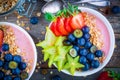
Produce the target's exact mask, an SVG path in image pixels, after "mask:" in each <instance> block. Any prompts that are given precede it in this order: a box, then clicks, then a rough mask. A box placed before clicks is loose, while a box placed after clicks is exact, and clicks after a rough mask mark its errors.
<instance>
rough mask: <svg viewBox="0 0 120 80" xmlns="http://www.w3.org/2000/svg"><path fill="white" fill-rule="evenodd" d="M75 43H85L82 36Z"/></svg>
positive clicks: (81, 44)
mask: <svg viewBox="0 0 120 80" xmlns="http://www.w3.org/2000/svg"><path fill="white" fill-rule="evenodd" d="M77 43H78V45H79V46H84V45H85V39H84V38H79V39H78V40H77Z"/></svg>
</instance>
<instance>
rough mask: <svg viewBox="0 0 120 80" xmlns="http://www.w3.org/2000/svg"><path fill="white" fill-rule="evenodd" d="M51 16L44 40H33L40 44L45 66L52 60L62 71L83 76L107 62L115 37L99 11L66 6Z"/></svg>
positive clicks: (50, 63)
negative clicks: (66, 7)
mask: <svg viewBox="0 0 120 80" xmlns="http://www.w3.org/2000/svg"><path fill="white" fill-rule="evenodd" d="M46 15H47V16H48V15H51V14H49V13H47V14H46ZM51 17H52V18H51V19H52V22H51V23H50V25H49V27H47V28H46V35H45V40H44V41H42V42H40V43H38V44H37V46H40V47H42V48H43V50H42V52H43V54H44V61H46V60H48V66H49V67H51V65H52V64H54V65H55V66H56V67H57V68H58V70H59V71H62V72H64V73H66V74H69V75H73V76H87V75H91V74H94V73H96V72H98V71H100V70H101V69H102V68H103V67H105V66H106V65H107V63H108V62H109V60H110V59H111V56H112V54H113V51H114V44H115V37H114V32H113V29H112V26H111V25H110V23H109V22H108V20H107V19H106V18H105V17H104V16H103V15H102V14H100V13H99V12H97V11H96V10H93V9H90V8H85V7H76V6H72V7H71V6H69V7H68V9H64V10H62V11H59V12H58V14H56V16H51ZM49 18H50V17H49ZM49 20H50V19H49Z"/></svg>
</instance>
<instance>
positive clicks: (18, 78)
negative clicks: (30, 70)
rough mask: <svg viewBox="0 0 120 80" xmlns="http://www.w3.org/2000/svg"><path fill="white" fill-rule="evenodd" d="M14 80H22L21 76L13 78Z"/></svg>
mask: <svg viewBox="0 0 120 80" xmlns="http://www.w3.org/2000/svg"><path fill="white" fill-rule="evenodd" d="M13 80H22V79H21V78H20V77H19V76H17V77H15V78H13Z"/></svg>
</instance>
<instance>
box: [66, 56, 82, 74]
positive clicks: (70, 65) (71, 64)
mask: <svg viewBox="0 0 120 80" xmlns="http://www.w3.org/2000/svg"><path fill="white" fill-rule="evenodd" d="M78 61H79V56H77V57H75V58H72V57H71V56H70V55H68V54H67V63H66V64H65V65H64V69H68V70H69V72H70V73H71V74H72V75H74V73H75V70H76V69H77V68H83V67H84V65H83V64H80V63H79V62H78Z"/></svg>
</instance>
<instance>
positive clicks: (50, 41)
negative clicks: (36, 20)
mask: <svg viewBox="0 0 120 80" xmlns="http://www.w3.org/2000/svg"><path fill="white" fill-rule="evenodd" d="M55 42H56V36H55V35H54V33H53V32H52V31H51V30H50V28H48V27H46V35H45V40H44V41H42V42H39V43H38V44H36V46H40V47H42V48H46V47H49V46H53V45H54V44H55Z"/></svg>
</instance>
